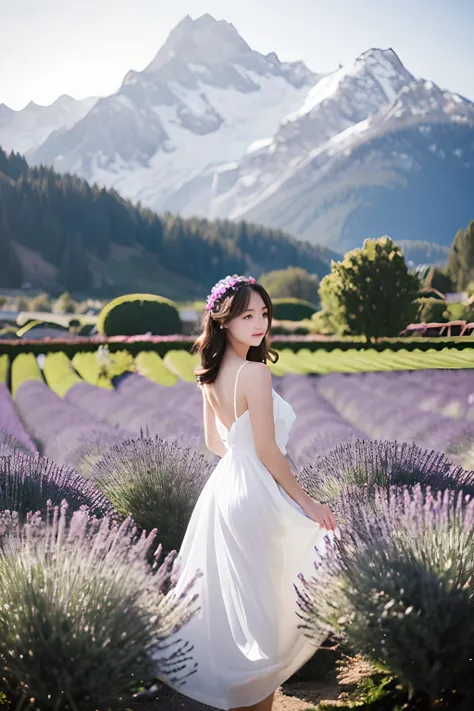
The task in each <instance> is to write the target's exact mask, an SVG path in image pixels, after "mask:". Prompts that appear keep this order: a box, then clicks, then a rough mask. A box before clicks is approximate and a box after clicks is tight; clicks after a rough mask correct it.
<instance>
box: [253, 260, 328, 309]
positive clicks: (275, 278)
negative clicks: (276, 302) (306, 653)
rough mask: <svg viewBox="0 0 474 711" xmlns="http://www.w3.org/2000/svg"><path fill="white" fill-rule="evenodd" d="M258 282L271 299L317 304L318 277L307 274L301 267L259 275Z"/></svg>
mask: <svg viewBox="0 0 474 711" xmlns="http://www.w3.org/2000/svg"><path fill="white" fill-rule="evenodd" d="M259 282H260V284H261V285H262V286H263V287H265V289H266V290H267V291H268V293H269V294H270V296H271V297H272V298H273V299H276V298H295V299H301V300H302V301H309V302H310V303H311V304H317V303H318V302H319V295H318V289H319V278H318V276H317V275H316V274H309V273H308V272H307V271H306V269H302V268H301V267H288V268H287V269H277V270H275V271H271V272H267V273H266V274H261V275H260V278H259Z"/></svg>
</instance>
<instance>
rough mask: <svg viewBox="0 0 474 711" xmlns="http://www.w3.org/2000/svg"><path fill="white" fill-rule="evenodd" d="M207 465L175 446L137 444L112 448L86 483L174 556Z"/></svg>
mask: <svg viewBox="0 0 474 711" xmlns="http://www.w3.org/2000/svg"><path fill="white" fill-rule="evenodd" d="M210 471H211V465H210V464H209V463H208V462H206V461H205V459H204V458H203V457H202V456H201V455H200V454H197V452H195V451H194V450H190V449H186V448H184V447H180V446H179V445H178V444H177V443H176V442H172V443H169V442H165V441H163V440H160V439H159V438H158V437H156V438H155V439H146V438H140V439H136V440H127V441H124V442H123V443H121V444H117V445H114V446H112V447H111V448H110V449H109V450H108V451H107V452H106V454H105V455H104V457H103V458H102V459H101V460H99V461H98V462H97V464H96V465H95V466H94V467H93V469H92V472H91V479H92V480H93V481H94V483H95V484H96V486H97V487H98V488H99V489H100V490H101V491H103V492H104V493H105V495H106V496H107V497H108V498H109V500H110V501H111V502H112V504H113V506H114V507H115V508H116V510H117V511H118V512H119V513H120V514H122V516H124V517H126V516H131V517H132V518H133V520H134V521H135V523H136V524H137V525H138V526H140V528H142V529H144V530H146V531H151V530H152V529H154V528H157V529H158V531H159V532H160V543H161V544H162V545H163V548H164V550H165V551H166V552H169V551H172V550H179V547H180V545H181V542H182V539H183V537H184V533H185V531H186V528H187V525H188V523H189V519H190V517H191V513H192V511H193V508H194V505H195V503H196V501H197V499H198V496H199V494H200V493H201V490H202V488H203V486H204V484H205V482H206V480H207V478H208V476H209V474H210Z"/></svg>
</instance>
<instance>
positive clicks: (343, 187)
mask: <svg viewBox="0 0 474 711" xmlns="http://www.w3.org/2000/svg"><path fill="white" fill-rule="evenodd" d="M58 101H59V100H58ZM53 106H54V105H53ZM36 108H38V107H36ZM48 108H52V107H48ZM27 109H30V113H31V115H32V116H33V114H34V106H30V107H27ZM27 109H24V111H25V112H27ZM45 110H46V109H45V108H44V107H43V111H45ZM13 113H14V112H13ZM25 116H26V114H25ZM43 118H44V115H43ZM55 120H56V123H59V120H58V119H55ZM25 123H27V124H28V126H29V127H31V125H32V123H33V121H32V119H30V123H28V121H26V118H25ZM8 125H10V126H11V125H13V118H12V112H11V110H10V109H8V107H4V106H2V105H0V145H1V144H2V134H1V131H2V127H4V126H8ZM62 125H63V126H64V127H63V128H60V130H54V131H52V132H50V133H49V135H48V137H47V138H46V139H45V140H43V139H42V135H43V134H42V133H41V130H40V131H39V133H34V129H33V128H28V131H29V132H28V131H26V132H25V134H27V135H28V136H30V137H31V135H34V141H33V139H31V138H30V141H33V143H34V145H35V146H37V148H33V149H32V150H30V152H29V153H28V154H27V157H28V159H29V161H30V162H36V163H40V162H42V163H46V164H48V165H54V167H55V168H56V169H57V170H58V171H62V172H72V173H76V174H78V175H80V176H82V177H84V178H86V179H88V180H90V181H93V182H97V183H98V184H101V185H105V186H107V187H114V188H115V189H117V190H118V191H119V192H121V193H122V194H123V195H124V196H125V197H128V198H130V199H133V200H140V201H141V203H142V204H144V205H147V206H149V207H151V208H154V209H156V210H159V211H162V210H170V211H173V212H179V213H181V214H182V215H184V216H190V215H202V216H204V217H210V218H217V217H223V218H231V219H246V220H249V221H256V222H261V223H262V224H264V225H268V226H269V227H279V228H282V229H285V230H287V231H289V232H292V233H293V234H295V235H296V236H299V237H301V238H304V239H309V240H310V241H312V242H322V243H324V244H326V245H330V246H331V247H333V248H334V249H338V250H341V249H344V248H346V247H352V246H356V245H357V244H360V242H361V241H362V240H363V239H364V238H365V237H367V236H369V235H377V234H384V233H387V232H388V233H390V234H392V236H393V237H394V238H395V239H398V240H402V239H417V240H420V239H421V240H423V239H425V240H433V241H435V242H438V243H439V244H445V243H446V241H447V240H448V241H450V240H451V239H452V235H453V234H454V231H455V230H456V229H457V228H458V227H459V225H463V224H464V223H467V222H468V221H469V219H471V218H472V215H471V214H470V211H471V209H472V207H471V204H472V199H471V196H472V191H473V189H474V108H473V104H472V103H471V102H470V101H468V100H467V99H465V98H463V97H461V96H459V95H457V94H454V93H451V92H448V91H443V90H441V89H440V88H439V87H437V86H436V85H435V84H434V83H433V82H430V81H425V80H420V79H416V78H415V77H414V76H413V75H412V74H411V73H410V72H409V71H408V70H407V69H406V68H405V67H404V65H403V64H402V62H401V61H400V59H399V57H398V56H397V54H396V53H395V52H394V51H393V49H371V50H369V51H367V52H364V53H363V54H362V55H360V57H358V58H357V59H356V60H355V61H354V62H352V63H351V64H349V65H347V66H345V67H340V68H339V69H338V70H337V71H335V72H333V73H331V74H328V75H325V76H318V75H316V74H314V73H313V72H312V71H310V70H309V69H308V68H307V67H306V66H305V65H304V64H303V63H302V62H291V63H285V62H282V61H280V59H279V58H278V57H277V55H276V54H275V53H270V54H267V55H263V54H261V53H259V52H257V51H254V50H253V49H252V48H251V47H249V45H248V44H247V43H246V42H245V40H244V39H243V38H242V37H241V36H240V35H239V33H238V32H237V30H236V29H235V27H234V26H233V25H232V24H230V23H228V22H225V21H216V20H215V19H214V18H213V17H211V16H210V15H203V16H202V17H199V18H197V19H196V20H193V19H192V18H191V17H189V16H187V17H185V18H184V20H183V21H182V22H180V23H179V25H177V27H175V28H174V30H172V32H171V33H170V35H169V37H168V38H167V40H166V42H165V43H164V45H163V46H162V47H161V49H160V50H159V52H158V53H157V55H156V56H155V57H154V58H153V60H152V61H151V62H150V64H149V65H148V66H147V67H146V68H145V69H144V70H143V71H141V72H137V71H130V72H128V74H127V75H126V76H125V78H124V80H123V83H122V86H121V87H120V89H119V90H118V91H117V92H116V93H115V94H113V95H111V96H108V97H105V98H102V99H99V100H98V101H97V102H96V103H95V104H94V105H93V106H92V108H90V110H87V111H84V115H83V116H82V117H81V118H80V119H79V120H75V117H74V120H71V122H70V124H69V125H67V124H66V125H65V122H64V120H63V124H62ZM40 128H41V126H40ZM11 135H13V134H11ZM16 139H17V143H16V145H13V143H14V142H13V139H11V140H10V146H11V147H12V148H15V149H16V150H21V145H19V143H20V144H21V141H22V140H24V136H23V135H22V133H21V131H18V132H17V135H16ZM42 140H43V142H42ZM7 145H8V143H7ZM391 231H392V232H391Z"/></svg>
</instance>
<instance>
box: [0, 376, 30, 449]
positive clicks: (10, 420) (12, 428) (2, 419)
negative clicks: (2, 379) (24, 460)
mask: <svg viewBox="0 0 474 711" xmlns="http://www.w3.org/2000/svg"><path fill="white" fill-rule="evenodd" d="M0 431H3V432H6V433H8V434H9V435H11V436H12V437H14V438H15V440H16V441H17V442H18V443H19V444H20V445H21V446H22V447H24V448H25V449H26V450H27V451H29V452H32V453H35V452H36V446H35V444H34V442H33V440H32V439H31V437H30V436H29V434H28V433H27V431H26V430H25V428H24V426H23V423H22V422H21V420H20V418H19V416H18V413H17V411H16V409H15V405H14V404H13V400H12V396H11V395H10V391H9V390H8V388H7V386H6V385H4V384H3V383H0Z"/></svg>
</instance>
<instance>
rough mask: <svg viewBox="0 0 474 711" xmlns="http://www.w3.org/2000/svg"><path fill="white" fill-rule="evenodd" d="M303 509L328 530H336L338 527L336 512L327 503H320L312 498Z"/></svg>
mask: <svg viewBox="0 0 474 711" xmlns="http://www.w3.org/2000/svg"><path fill="white" fill-rule="evenodd" d="M303 511H304V512H305V514H306V515H307V516H308V517H309V518H311V519H312V520H313V521H316V523H319V525H320V526H322V528H327V530H328V531H334V529H335V528H336V519H335V518H334V514H333V512H332V511H331V509H330V508H329V506H326V504H320V503H318V502H317V501H313V500H312V499H311V501H310V502H308V503H307V504H305V506H303Z"/></svg>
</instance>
